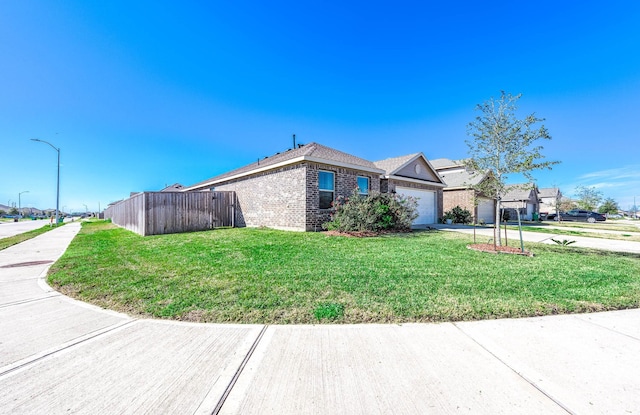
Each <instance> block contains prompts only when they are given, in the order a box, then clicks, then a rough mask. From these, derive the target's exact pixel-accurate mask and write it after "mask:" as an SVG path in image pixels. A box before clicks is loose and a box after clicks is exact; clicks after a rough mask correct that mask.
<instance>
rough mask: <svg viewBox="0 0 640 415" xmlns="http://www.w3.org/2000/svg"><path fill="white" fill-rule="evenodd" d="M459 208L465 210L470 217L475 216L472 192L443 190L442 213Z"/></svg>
mask: <svg viewBox="0 0 640 415" xmlns="http://www.w3.org/2000/svg"><path fill="white" fill-rule="evenodd" d="M456 206H460V207H461V208H463V209H467V210H468V211H469V212H471V214H472V215H475V207H474V205H473V190H470V189H469V190H466V189H461V190H445V191H444V203H443V209H444V212H447V211H449V210H451V209H453V208H454V207H456Z"/></svg>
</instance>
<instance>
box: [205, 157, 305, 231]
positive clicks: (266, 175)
mask: <svg viewBox="0 0 640 415" xmlns="http://www.w3.org/2000/svg"><path fill="white" fill-rule="evenodd" d="M306 170H307V168H306V165H305V164H294V165H291V166H285V167H282V168H279V169H275V170H269V171H266V172H261V173H257V174H254V175H251V176H248V177H242V178H239V179H236V180H231V181H229V182H225V183H223V184H218V185H216V186H215V189H216V190H233V191H235V192H236V197H237V206H236V226H239V227H243V226H248V227H259V226H267V227H270V228H276V229H286V230H298V231H304V230H306V229H307V226H306V216H305V207H306V198H305V196H306V177H307V174H306Z"/></svg>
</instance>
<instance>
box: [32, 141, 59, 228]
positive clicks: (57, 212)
mask: <svg viewBox="0 0 640 415" xmlns="http://www.w3.org/2000/svg"><path fill="white" fill-rule="evenodd" d="M31 141H39V142H41V143H45V144H49V145H50V146H51V148H53V149H54V150H55V151H56V152H57V153H58V179H57V184H56V226H58V217H59V216H60V209H59V207H60V148H59V147H56V146H54V145H53V144H51V143H50V142H48V141H44V140H40V139H39V138H32V139H31Z"/></svg>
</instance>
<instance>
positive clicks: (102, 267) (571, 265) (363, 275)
mask: <svg viewBox="0 0 640 415" xmlns="http://www.w3.org/2000/svg"><path fill="white" fill-rule="evenodd" d="M470 242H471V238H470V237H468V236H467V235H462V234H456V233H450V232H426V231H425V232H415V233H411V234H401V235H387V236H382V237H376V238H347V237H331V236H327V235H325V234H322V233H297V232H285V231H276V230H270V229H246V228H245V229H225V230H215V231H208V232H194V233H187V234H175V235H161V236H152V237H141V236H138V235H136V234H134V233H132V232H129V231H126V230H124V229H121V228H117V227H114V226H113V225H111V224H108V223H104V222H93V223H84V224H83V228H82V230H81V232H80V233H79V234H78V236H77V237H76V238H75V239H74V241H73V242H72V243H71V245H70V247H69V249H68V250H67V251H66V253H65V254H64V255H63V257H62V258H61V259H60V260H59V261H58V262H57V263H56V264H54V265H53V267H52V268H51V270H50V274H49V282H50V283H51V284H52V285H53V286H55V287H56V288H58V289H59V290H60V291H62V292H64V293H66V294H69V295H72V296H74V297H76V298H79V299H82V300H85V301H89V302H92V303H95V304H97V305H100V306H103V307H108V308H112V309H115V310H119V311H124V312H128V313H131V314H134V315H143V316H153V317H160V318H172V319H180V320H189V321H206V322H240V323H279V324H286V323H317V322H319V321H321V322H332V323H335V322H337V323H360V322H394V323H401V322H427V321H456V320H473V319H486V318H499V317H522V316H535V315H546V314H556V313H572V312H587V311H602V310H612V309H621V308H630V307H639V306H640V256H638V255H632V254H616V253H610V252H599V251H591V250H584V249H579V248H573V247H570V248H565V247H561V246H553V245H534V244H532V245H529V244H528V245H527V249H529V250H533V251H534V253H535V254H536V256H535V257H533V258H530V257H522V256H513V255H495V254H487V253H481V252H475V251H471V250H468V249H467V248H466V246H467V245H468V244H469V243H470Z"/></svg>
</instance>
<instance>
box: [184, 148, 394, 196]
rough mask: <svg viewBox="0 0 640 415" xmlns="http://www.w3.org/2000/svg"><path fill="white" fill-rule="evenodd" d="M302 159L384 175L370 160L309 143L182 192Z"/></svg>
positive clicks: (205, 181)
mask: <svg viewBox="0 0 640 415" xmlns="http://www.w3.org/2000/svg"><path fill="white" fill-rule="evenodd" d="M301 157H305V158H308V159H313V160H318V161H321V162H325V163H327V164H332V163H341V164H348V165H352V166H354V167H356V168H357V167H362V168H364V169H366V170H374V171H376V172H379V173H382V171H380V169H379V168H378V167H376V165H375V164H374V163H373V162H371V161H369V160H365V159H362V158H360V157H356V156H353V155H351V154H347V153H345V152H342V151H339V150H336V149H333V148H331V147H327V146H323V145H322V144H318V143H309V144H305V145H302V146H300V147H298V148H295V149H289V150H286V151H284V152H282V153H277V154H275V155H273V156H270V157H265V158H263V159H260V160H258V161H256V162H254V163H251V164H247V165H246V166H243V167H240V168H237V169H235V170H231V171H229V172H226V173H223V174H221V175H219V176H215V177H212V178H210V179H207V180H204V181H202V182H199V183H196V184H194V185H192V186H188V187H185V188H184V189H182V190H193V189H195V188H198V187H206V186H207V185H210V184H212V183H213V182H220V181H222V180H224V179H226V178H230V177H234V176H238V175H245V174H250V173H251V172H252V171H254V170H258V169H264V168H265V167H269V166H272V165H276V164H280V163H285V164H286V163H287V162H293V160H295V159H298V158H301Z"/></svg>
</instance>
